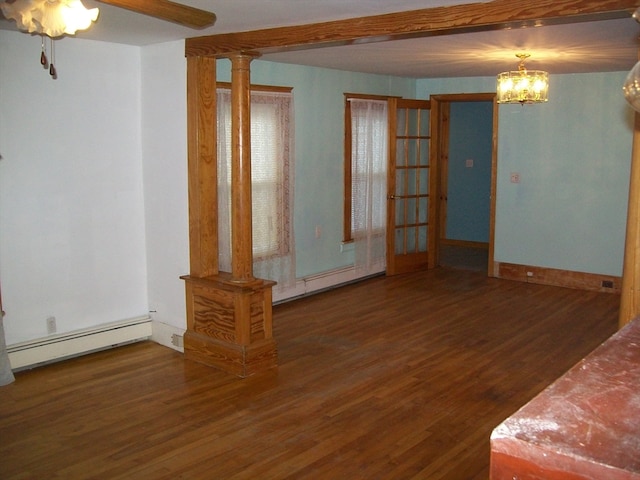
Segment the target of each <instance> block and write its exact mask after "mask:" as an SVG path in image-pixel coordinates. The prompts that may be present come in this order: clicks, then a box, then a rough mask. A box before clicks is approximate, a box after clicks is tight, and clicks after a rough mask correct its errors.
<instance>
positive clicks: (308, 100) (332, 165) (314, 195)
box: [217, 60, 416, 278]
mask: <svg viewBox="0 0 640 480" xmlns="http://www.w3.org/2000/svg"><path fill="white" fill-rule="evenodd" d="M230 68H231V62H230V61H229V60H219V61H218V63H217V70H218V72H217V77H218V80H219V81H225V82H228V81H230V79H231V73H230ZM251 82H252V83H256V84H262V85H282V86H289V87H293V96H294V110H295V119H296V121H295V141H296V145H295V150H296V166H295V168H296V173H295V174H296V186H295V189H296V190H295V217H294V228H295V237H296V271H297V276H298V278H300V277H304V276H307V275H312V274H314V273H318V272H324V271H328V270H332V269H335V268H339V267H344V266H347V265H352V264H353V252H352V251H350V250H346V251H345V252H341V250H342V249H341V242H342V235H343V232H342V214H343V213H342V212H343V203H342V202H343V191H344V188H343V178H344V177H343V168H344V167H343V165H344V163H343V162H344V155H343V151H344V93H367V94H375V95H395V96H402V97H406V98H415V93H416V90H415V80H414V79H410V78H399V77H390V76H386V75H369V74H362V73H354V72H345V71H341V70H331V69H326V68H314V67H303V66H299V65H289V64H283V63H274V62H265V61H260V60H254V61H253V62H252V63H251ZM316 226H319V227H320V229H321V232H322V233H321V236H320V238H316V236H315V229H316Z"/></svg>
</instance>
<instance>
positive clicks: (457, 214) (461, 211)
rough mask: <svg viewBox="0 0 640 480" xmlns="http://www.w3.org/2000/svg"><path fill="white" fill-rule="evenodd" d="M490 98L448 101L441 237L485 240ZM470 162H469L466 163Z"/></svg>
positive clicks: (487, 225) (489, 171)
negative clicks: (444, 217)
mask: <svg viewBox="0 0 640 480" xmlns="http://www.w3.org/2000/svg"><path fill="white" fill-rule="evenodd" d="M492 122H493V102H452V103H451V105H450V117H449V133H450V134H449V164H448V169H447V172H448V182H447V224H446V235H445V238H447V239H449V240H464V241H472V242H484V243H486V242H488V241H489V212H490V208H489V207H490V198H489V196H490V194H491V143H492V141H491V140H492V130H493V123H492ZM468 162H472V166H468V165H467V164H468Z"/></svg>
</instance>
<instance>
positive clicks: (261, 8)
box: [0, 0, 640, 78]
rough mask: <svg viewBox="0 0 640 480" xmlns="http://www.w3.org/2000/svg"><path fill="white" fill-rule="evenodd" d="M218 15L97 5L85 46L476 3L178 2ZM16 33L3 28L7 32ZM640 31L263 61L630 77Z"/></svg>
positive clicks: (3, 23)
mask: <svg viewBox="0 0 640 480" xmlns="http://www.w3.org/2000/svg"><path fill="white" fill-rule="evenodd" d="M179 3H184V4H188V5H191V6H195V7H198V8H202V9H205V10H209V11H213V12H214V13H215V14H216V15H217V21H216V24H215V25H214V26H213V27H209V28H206V29H203V30H193V29H190V28H186V27H182V26H180V25H175V24H172V23H169V22H165V21H162V20H157V19H154V18H151V17H147V16H145V15H141V14H137V13H134V12H130V11H128V10H124V9H121V8H117V7H112V6H109V5H105V4H102V3H99V2H96V1H95V0H84V4H85V6H87V7H88V8H92V7H99V8H100V16H99V18H98V22H97V23H96V24H95V25H94V26H93V27H92V28H91V29H90V30H88V31H86V32H79V33H78V34H77V37H78V38H85V39H92V40H98V41H107V42H115V43H124V44H129V45H140V46H142V45H149V44H153V43H161V42H166V41H173V40H178V39H183V38H189V37H197V36H201V35H212V34H218V33H229V32H237V31H248V30H257V29H263V28H269V27H276V26H286V25H299V24H306V23H316V22H322V21H330V20H338V19H344V18H352V17H363V16H369V15H377V14H382V13H391V12H399V11H406V10H418V9H423V8H431V7H436V6H445V5H454V4H460V3H469V2H468V1H464V0H462V1H460V0H350V1H348V0H179ZM1 28H4V29H12V28H14V23H13V22H8V21H7V20H4V19H2V20H0V29H1ZM639 35H640V25H639V24H638V23H637V22H636V21H635V20H633V19H632V18H630V17H629V18H628V19H618V20H606V21H598V22H587V23H579V24H572V25H558V26H544V27H535V28H534V27H532V28H520V29H511V30H498V31H490V32H478V33H465V34H455V35H442V36H435V37H429V38H422V39H412V40H396V41H393V42H382V43H367V44H360V45H351V46H343V47H329V48H315V49H310V50H304V51H293V52H286V53H275V54H268V55H265V56H263V57H262V59H263V60H271V61H277V62H285V63H298V64H304V65H314V66H320V67H328V68H336V69H343V70H351V71H362V72H369V73H381V74H389V75H399V76H408V77H417V78H428V77H436V78H437V77H459V76H492V75H495V74H496V73H497V72H500V71H503V70H513V69H515V68H516V65H517V59H516V57H515V54H516V53H519V52H522V51H526V52H527V53H530V54H531V59H530V60H529V61H528V62H527V66H528V67H529V68H531V69H535V68H539V69H545V70H548V71H549V72H550V73H551V74H554V73H585V72H598V71H601V72H603V71H625V70H629V69H630V68H631V67H632V66H633V65H634V64H635V62H636V59H637V58H638V46H639V42H638V36H639Z"/></svg>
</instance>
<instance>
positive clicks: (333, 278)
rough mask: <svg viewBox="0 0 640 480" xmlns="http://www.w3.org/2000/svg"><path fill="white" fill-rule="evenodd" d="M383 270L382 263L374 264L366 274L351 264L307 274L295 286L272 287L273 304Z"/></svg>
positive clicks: (363, 277)
mask: <svg viewBox="0 0 640 480" xmlns="http://www.w3.org/2000/svg"><path fill="white" fill-rule="evenodd" d="M384 271H385V265H384V263H380V264H376V265H374V266H373V267H372V268H371V269H370V270H369V272H367V273H366V274H362V273H359V272H358V271H356V268H355V267H354V266H353V265H350V266H347V267H340V268H336V269H333V270H328V271H325V272H321V273H317V274H314V275H308V276H306V277H303V278H299V279H298V280H297V282H296V285H295V287H293V288H290V289H288V290H285V291H278V290H277V289H275V288H274V291H273V304H274V305H276V304H278V303H283V302H288V301H290V300H295V299H298V298H301V297H305V296H307V295H312V294H314V293H320V292H324V291H326V290H331V289H333V288H337V287H342V286H344V285H348V284H350V283H353V282H358V281H361V280H364V279H366V278H369V277H374V276H378V275H382V274H383V273H384Z"/></svg>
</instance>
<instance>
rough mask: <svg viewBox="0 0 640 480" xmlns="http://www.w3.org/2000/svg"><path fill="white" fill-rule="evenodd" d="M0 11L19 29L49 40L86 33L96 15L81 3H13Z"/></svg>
mask: <svg viewBox="0 0 640 480" xmlns="http://www.w3.org/2000/svg"><path fill="white" fill-rule="evenodd" d="M0 7H1V8H2V13H3V14H4V16H5V17H6V18H7V19H9V20H15V22H16V25H17V26H18V29H20V30H22V31H23V32H28V33H37V34H40V35H46V36H48V37H50V38H56V37H60V36H62V35H65V34H67V35H74V34H75V33H76V32H77V31H78V30H86V29H87V28H89V27H90V26H91V24H92V22H95V21H96V19H97V18H98V13H99V10H98V9H97V8H92V9H89V10H87V9H86V8H85V6H84V5H83V4H82V2H81V0H15V1H13V2H9V1H5V2H2V3H1V4H0Z"/></svg>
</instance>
